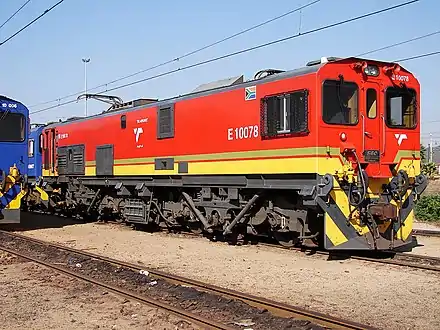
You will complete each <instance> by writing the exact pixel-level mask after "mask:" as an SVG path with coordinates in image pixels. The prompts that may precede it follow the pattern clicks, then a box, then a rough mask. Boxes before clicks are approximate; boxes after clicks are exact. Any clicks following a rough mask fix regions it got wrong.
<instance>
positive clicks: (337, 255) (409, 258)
mask: <svg viewBox="0 0 440 330" xmlns="http://www.w3.org/2000/svg"><path fill="white" fill-rule="evenodd" d="M428 232H429V233H430V232H431V231H428ZM417 233H419V232H417ZM429 233H428V234H429ZM434 233H435V234H434V235H432V236H435V235H436V234H437V232H436V231H434ZM428 234H427V236H428ZM179 235H181V236H186V237H201V234H194V233H191V232H184V233H179ZM439 237H440V234H439ZM258 245H261V246H266V247H269V248H275V249H283V250H290V251H297V252H303V253H313V254H318V255H322V256H326V257H328V258H330V259H355V260H361V261H368V262H375V263H381V264H389V265H396V266H404V267H410V268H414V269H421V270H429V271H434V272H440V257H433V256H425V255H420V254H413V253H407V252H391V251H381V252H370V251H365V252H362V251H360V252H358V254H355V253H353V252H352V253H345V252H343V251H334V252H333V251H332V252H330V251H323V250H320V249H319V248H316V247H311V246H302V247H288V246H283V245H280V244H277V243H265V242H259V243H258ZM373 254H374V256H373Z"/></svg>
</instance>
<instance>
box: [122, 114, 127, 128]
mask: <svg viewBox="0 0 440 330" xmlns="http://www.w3.org/2000/svg"><path fill="white" fill-rule="evenodd" d="M126 127H127V116H126V115H122V116H121V128H122V129H125V128H126Z"/></svg>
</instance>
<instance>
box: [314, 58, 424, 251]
mask: <svg viewBox="0 0 440 330" xmlns="http://www.w3.org/2000/svg"><path fill="white" fill-rule="evenodd" d="M319 76H320V78H319V79H320V81H321V82H322V89H321V99H322V103H321V107H322V108H321V117H322V118H321V124H320V131H322V132H325V135H324V134H322V135H320V134H319V133H318V139H319V140H320V141H321V144H326V143H327V145H330V144H331V146H332V147H338V148H339V150H340V153H341V155H343V162H344V164H342V166H341V168H340V169H338V170H337V171H336V173H333V175H334V177H335V184H336V186H337V187H336V189H335V193H334V195H335V199H336V204H340V206H339V208H340V209H341V211H342V214H344V217H345V219H344V220H347V221H348V222H352V224H353V225H354V228H355V230H356V231H357V232H358V233H362V235H363V236H364V235H367V236H370V235H371V236H370V237H369V239H368V238H367V239H366V240H364V239H360V238H359V237H357V236H353V238H355V240H356V241H357V242H358V243H359V244H361V242H362V244H364V243H366V242H367V244H373V245H374V246H375V248H381V249H384V248H387V246H388V247H389V248H395V247H397V246H401V245H406V244H408V243H409V241H410V240H411V237H410V234H411V231H412V221H413V211H412V210H413V203H414V200H415V199H416V198H417V196H418V195H419V194H420V193H421V192H422V191H423V190H424V189H425V187H426V178H425V177H424V176H423V175H419V173H420V141H419V136H420V126H419V121H418V118H419V115H420V109H419V107H418V105H419V104H420V101H419V98H420V93H419V90H420V86H419V83H418V81H417V79H416V78H415V77H414V76H413V75H412V74H411V73H409V72H408V71H406V70H405V69H403V68H402V67H400V66H399V65H397V64H390V63H383V62H377V61H365V60H359V59H353V58H352V59H345V60H340V61H335V62H334V63H332V65H328V66H326V65H324V66H323V67H322V69H321V70H320V74H319ZM338 190H339V191H338ZM338 200H339V202H338ZM327 217H328V215H327ZM342 236H344V235H342ZM345 236H347V235H345ZM343 240H344V239H343ZM348 241H350V239H348V240H347V248H348V247H350V248H353V244H354V243H353V242H351V243H348ZM335 242H336V243H337V244H336V245H339V244H340V242H338V241H335ZM335 242H333V243H331V242H330V241H329V240H326V245H327V248H331V246H332V245H334V243H335Z"/></svg>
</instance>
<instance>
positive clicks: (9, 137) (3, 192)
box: [0, 96, 29, 224]
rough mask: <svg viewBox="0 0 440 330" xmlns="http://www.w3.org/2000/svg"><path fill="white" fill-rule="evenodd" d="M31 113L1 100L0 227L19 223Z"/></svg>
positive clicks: (13, 103)
mask: <svg viewBox="0 0 440 330" xmlns="http://www.w3.org/2000/svg"><path fill="white" fill-rule="evenodd" d="M28 135H29V110H28V109H27V108H26V107H25V106H24V105H23V104H22V103H20V102H18V101H16V100H13V99H10V98H8V97H6V96H0V224H5V223H20V208H21V199H22V198H23V197H24V196H25V195H26V192H27V188H26V187H27V184H28V183H27V173H28Z"/></svg>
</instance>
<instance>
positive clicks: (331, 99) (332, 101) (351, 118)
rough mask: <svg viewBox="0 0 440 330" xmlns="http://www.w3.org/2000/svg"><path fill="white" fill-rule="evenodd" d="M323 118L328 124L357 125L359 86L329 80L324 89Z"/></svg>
mask: <svg viewBox="0 0 440 330" xmlns="http://www.w3.org/2000/svg"><path fill="white" fill-rule="evenodd" d="M322 96H323V103H322V118H323V120H324V122H325V123H327V124H339V125H356V124H357V122H358V86H357V85H356V84H355V83H352V82H342V81H339V80H327V81H325V82H324V87H323V93H322Z"/></svg>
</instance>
